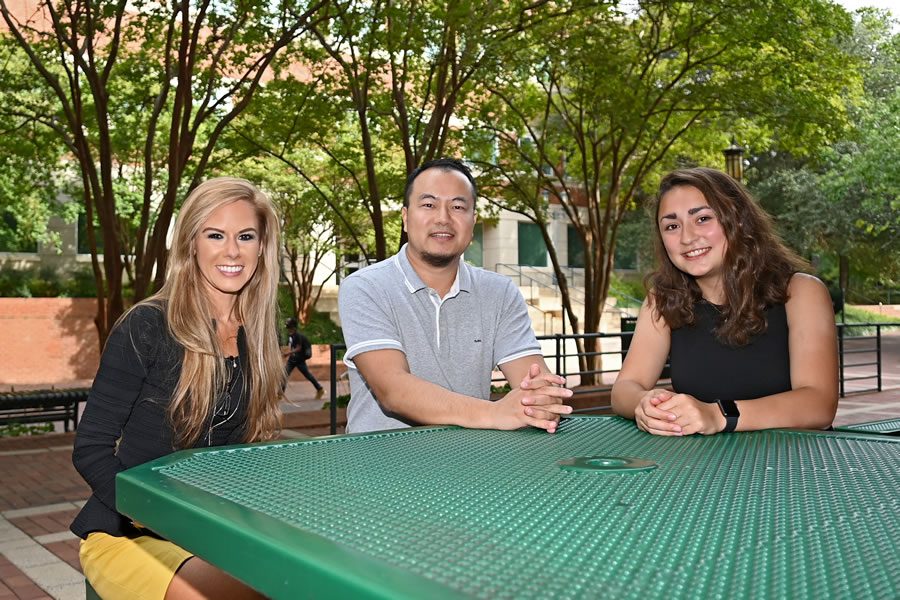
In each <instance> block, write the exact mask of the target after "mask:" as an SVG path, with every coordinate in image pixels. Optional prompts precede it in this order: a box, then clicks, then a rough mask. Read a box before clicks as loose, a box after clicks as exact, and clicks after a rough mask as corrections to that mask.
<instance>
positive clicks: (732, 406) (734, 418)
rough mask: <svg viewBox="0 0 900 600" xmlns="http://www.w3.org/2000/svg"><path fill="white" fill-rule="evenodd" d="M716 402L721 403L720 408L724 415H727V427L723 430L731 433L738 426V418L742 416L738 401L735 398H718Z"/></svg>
mask: <svg viewBox="0 0 900 600" xmlns="http://www.w3.org/2000/svg"><path fill="white" fill-rule="evenodd" d="M716 404H718V405H719V410H721V411H722V416H723V417H725V429H723V430H722V432H723V433H729V432H732V431H734V430H735V428H737V424H738V418H739V417H740V416H741V411H739V410H738V407H737V402H735V401H734V400H716Z"/></svg>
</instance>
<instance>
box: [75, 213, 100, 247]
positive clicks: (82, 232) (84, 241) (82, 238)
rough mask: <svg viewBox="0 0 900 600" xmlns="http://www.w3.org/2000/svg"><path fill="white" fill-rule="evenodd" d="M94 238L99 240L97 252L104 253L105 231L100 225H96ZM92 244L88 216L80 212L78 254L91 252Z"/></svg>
mask: <svg viewBox="0 0 900 600" xmlns="http://www.w3.org/2000/svg"><path fill="white" fill-rule="evenodd" d="M94 239H95V240H96V241H97V253H98V254H103V232H102V231H101V230H100V226H99V225H94ZM90 253H91V245H90V244H89V243H88V236H87V217H86V216H85V214H84V213H78V254H90Z"/></svg>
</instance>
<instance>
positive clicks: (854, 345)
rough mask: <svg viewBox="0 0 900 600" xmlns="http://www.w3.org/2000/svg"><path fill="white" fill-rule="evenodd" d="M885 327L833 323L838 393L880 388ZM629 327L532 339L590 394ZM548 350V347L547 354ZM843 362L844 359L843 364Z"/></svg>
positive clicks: (618, 357) (336, 349) (618, 356)
mask: <svg viewBox="0 0 900 600" xmlns="http://www.w3.org/2000/svg"><path fill="white" fill-rule="evenodd" d="M634 321H635V319H634V318H633V317H623V318H622V329H623V330H624V329H630V328H633V326H634V325H633V324H634ZM886 328H900V323H852V324H851V323H839V324H838V325H837V331H838V340H837V341H838V361H839V375H840V395H841V397H844V396H845V395H846V393H847V386H846V383H848V382H853V381H866V380H874V381H875V384H874V386H873V387H869V388H857V387H854V389H852V390H850V391H851V392H853V393H856V392H873V391H878V392H880V391H881V390H882V344H881V334H882V331H883V330H884V329H886ZM853 331H858V332H860V333H859V334H857V335H851V333H852V332H853ZM633 335H634V332H633V331H622V332H620V333H580V334H566V335H563V334H555V335H543V336H538V338H537V339H538V342H540V343H541V347H542V348H543V350H544V351H543V355H544V359H545V360H546V361H547V366H548V367H550V369H551V370H553V371H554V372H555V373H558V374H560V375H562V376H563V377H567V378H570V377H575V376H578V377H582V378H583V377H584V376H585V375H594V379H595V380H599V383H596V384H593V385H590V386H579V387H578V389H576V390H575V393H576V394H596V393H601V392H608V391H609V390H610V389H612V382H611V381H608V380H609V379H611V378H610V377H609V375H611V374H613V373H617V372H618V371H619V368H620V366H621V361H622V360H623V359H624V358H625V354H626V353H627V352H628V346H629V345H630V342H631V337H632V336H633ZM591 338H594V339H596V340H598V345H599V346H600V349H599V350H596V351H592V352H581V351H579V350H578V344H576V340H578V339H581V340H582V341H584V340H587V339H591ZM548 349H549V350H550V351H549V352H548ZM344 350H346V346H345V345H344V344H331V390H330V392H331V403H330V404H331V433H332V434H334V433H336V431H337V404H338V402H337V398H338V393H337V391H338V376H337V361H338V360H340V358H341V357H343V352H344ZM586 356H600V357H601V361H600V363H601V365H604V366H603V367H602V368H601V369H597V370H591V371H584V370H581V368H580V367H579V366H578V365H579V364H580V358H581V357H586ZM848 361H849V362H848ZM502 381H504V379H503V378H502V377H501V378H497V379H496V380H495V381H493V382H492V383H500V382H502ZM668 382H669V373H668V363H667V364H666V368H665V369H664V370H663V377H662V378H661V379H660V383H662V384H666V383H668ZM601 408H608V407H606V406H597V407H591V408H590V409H585V410H596V409H601Z"/></svg>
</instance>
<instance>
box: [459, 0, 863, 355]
mask: <svg viewBox="0 0 900 600" xmlns="http://www.w3.org/2000/svg"><path fill="white" fill-rule="evenodd" d="M626 8H629V9H634V10H628V11H626V10H625V9H626ZM849 26H850V21H849V19H848V18H847V16H846V14H845V13H844V12H843V11H842V10H841V9H839V8H837V7H835V6H833V5H831V4H830V3H827V2H823V1H819V0H793V1H789V2H779V3H771V4H766V5H765V6H763V5H759V4H756V3H745V4H742V5H740V4H739V5H735V4H734V3H728V2H718V1H708V2H675V1H663V2H658V1H657V2H638V3H637V5H632V4H625V3H623V4H622V5H621V8H620V7H619V6H618V5H615V6H613V7H611V8H610V10H609V11H606V12H603V11H595V12H594V13H593V14H592V16H591V18H583V16H581V15H579V16H578V17H573V18H570V19H558V20H555V21H554V22H553V23H552V24H549V26H548V27H535V28H533V29H532V30H531V31H530V34H531V37H530V38H529V40H528V46H529V47H530V48H531V49H532V51H531V54H530V55H528V56H527V57H526V59H525V60H524V61H523V62H521V63H519V64H518V65H517V69H518V70H517V71H516V72H515V74H514V75H512V76H510V77H508V78H507V79H506V81H504V82H502V85H496V86H491V88H490V91H491V94H492V97H493V102H491V103H489V104H487V105H485V106H484V107H483V109H482V114H481V118H480V119H479V121H478V125H477V128H479V129H480V130H481V131H488V132H490V134H491V136H492V137H493V139H495V140H496V142H497V144H498V147H499V148H498V153H497V157H496V160H493V161H486V162H485V163H484V167H485V168H487V169H490V170H492V171H493V172H494V174H495V177H496V180H497V183H498V186H497V189H498V191H499V197H500V198H502V200H501V202H502V203H503V205H504V207H505V208H508V209H511V210H514V211H518V212H521V213H522V214H524V215H526V216H528V217H529V218H530V219H532V220H533V221H534V222H535V223H537V224H538V225H540V226H541V228H542V230H543V231H544V239H545V241H546V242H547V246H548V249H549V252H550V257H551V260H552V262H553V266H554V269H555V270H556V275H557V279H558V280H559V282H560V287H561V289H562V291H563V303H564V306H565V310H566V313H567V315H568V317H569V320H570V322H571V323H572V326H573V330H582V331H585V332H595V331H599V325H600V315H601V313H602V308H603V306H604V299H605V298H606V296H607V294H608V292H609V285H610V278H611V274H612V269H613V260H614V256H615V246H616V241H617V236H618V228H619V225H620V223H621V222H622V219H623V217H624V215H625V213H626V211H628V210H629V209H631V208H632V207H633V206H634V203H635V198H636V196H637V195H638V194H639V193H640V191H641V189H642V186H644V185H645V184H647V183H650V182H652V181H653V180H654V179H655V177H656V176H658V173H659V170H660V169H662V168H668V167H669V166H671V165H672V163H673V162H674V160H675V159H676V157H678V156H680V155H681V156H684V155H694V156H697V155H700V156H702V155H703V154H704V153H705V154H707V155H709V153H710V150H711V148H714V147H717V148H722V147H724V145H725V142H726V140H727V137H726V134H725V133H724V131H723V130H725V131H727V129H728V128H730V127H729V126H730V125H731V124H733V123H735V121H736V120H738V119H745V120H747V121H751V122H752V123H753V126H754V127H755V128H756V130H757V131H758V132H761V133H763V134H765V135H768V136H771V137H777V138H778V139H779V140H780V141H781V143H782V144H783V145H784V146H786V147H790V148H793V149H797V150H805V149H807V148H809V147H815V146H816V145H817V144H820V143H822V142H824V141H827V140H830V139H832V138H833V137H834V136H835V135H836V133H837V132H839V131H841V129H842V127H843V126H844V123H845V110H844V109H843V105H842V102H841V96H840V91H841V90H843V89H844V88H846V87H848V86H852V85H853V75H852V73H848V71H847V70H846V68H845V67H846V64H845V62H844V54H843V53H842V51H841V48H840V47H839V45H838V43H837V42H838V41H839V40H840V38H841V36H842V35H845V34H848V33H849ZM717 131H721V132H722V133H716V132H717ZM720 160H721V159H718V160H717V162H719V161H720ZM542 192H546V193H545V194H542ZM545 196H547V198H546V200H545V199H544V197H545ZM551 206H557V207H559V208H560V209H562V211H563V212H564V214H565V215H566V217H567V218H568V220H569V221H570V222H571V224H572V226H573V228H574V230H575V233H576V235H578V236H579V238H580V239H581V241H582V243H583V245H584V248H585V249H586V251H585V256H586V259H585V268H584V272H585V303H584V304H585V307H584V322H583V323H578V318H577V314H576V312H575V311H574V310H573V307H572V305H571V301H570V299H569V297H568V294H567V282H566V278H565V274H564V271H563V270H562V269H561V267H562V265H560V263H559V256H558V253H557V251H556V249H555V248H553V246H552V240H551V238H550V236H549V234H548V231H547V225H548V223H549V218H548V211H549V210H550V208H551ZM594 343H595V342H594V340H588V342H587V346H591V345H592V344H594ZM586 349H587V350H588V351H589V352H590V351H591V350H593V349H594V348H592V347H587V348H586ZM592 362H593V360H592V359H591V360H587V362H586V364H584V365H583V367H586V368H587V369H593V368H596V365H593V364H590V363H592Z"/></svg>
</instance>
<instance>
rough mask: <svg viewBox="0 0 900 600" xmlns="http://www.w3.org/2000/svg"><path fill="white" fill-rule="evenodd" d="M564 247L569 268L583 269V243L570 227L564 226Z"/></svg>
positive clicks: (573, 228)
mask: <svg viewBox="0 0 900 600" xmlns="http://www.w3.org/2000/svg"><path fill="white" fill-rule="evenodd" d="M566 247H567V249H568V254H569V266H570V267H578V268H583V267H584V243H582V241H581V238H580V237H578V232H577V231H575V227H573V226H572V225H567V226H566Z"/></svg>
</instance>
